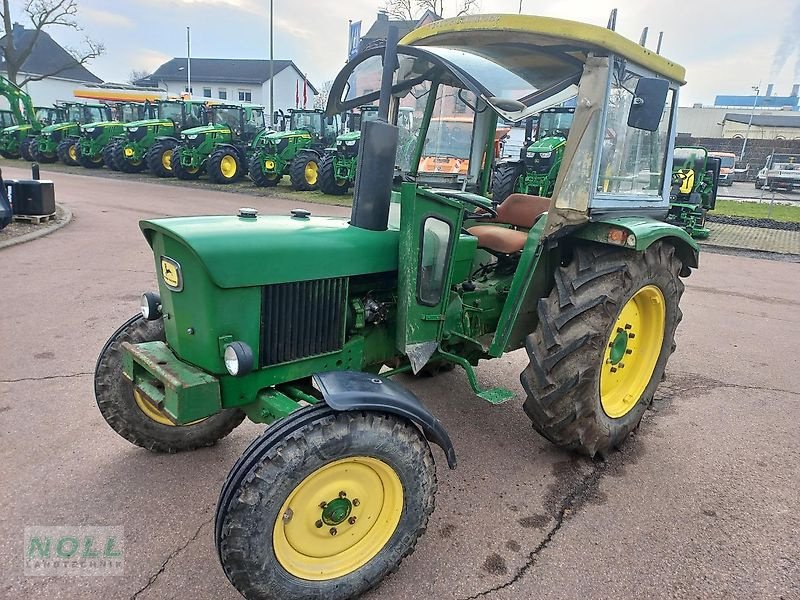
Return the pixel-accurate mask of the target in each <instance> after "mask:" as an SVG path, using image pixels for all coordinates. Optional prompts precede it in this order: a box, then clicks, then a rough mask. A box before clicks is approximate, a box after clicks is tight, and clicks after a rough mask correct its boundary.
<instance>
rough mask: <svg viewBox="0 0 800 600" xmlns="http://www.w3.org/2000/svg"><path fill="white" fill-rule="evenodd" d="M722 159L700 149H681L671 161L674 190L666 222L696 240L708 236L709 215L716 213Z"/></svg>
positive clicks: (671, 192)
mask: <svg viewBox="0 0 800 600" xmlns="http://www.w3.org/2000/svg"><path fill="white" fill-rule="evenodd" d="M721 166H722V159H721V158H720V157H718V156H710V155H709V153H708V150H706V149H705V148H700V147H678V148H675V153H674V156H673V162H672V189H671V191H670V207H669V215H668V217H667V220H668V221H669V222H670V223H674V224H675V225H677V226H678V227H682V228H683V229H685V230H686V232H687V233H688V234H689V235H691V236H692V237H693V238H699V239H705V238H707V237H708V236H709V233H710V232H709V230H708V229H707V228H706V213H708V211H709V210H714V207H715V205H716V203H717V191H718V189H719V174H720V169H721Z"/></svg>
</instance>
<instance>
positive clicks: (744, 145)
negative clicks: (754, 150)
mask: <svg viewBox="0 0 800 600" xmlns="http://www.w3.org/2000/svg"><path fill="white" fill-rule="evenodd" d="M753 91H754V92H755V98H753V107H752V108H751V109H750V119H749V120H748V121H747V131H745V133H744V142H742V155H741V156H740V157H739V160H741V161H742V162H744V151H745V150H747V138H748V137H749V136H750V128H751V127H752V126H753V115H754V114H755V112H756V105H757V104H758V93H759V92H760V91H761V84H760V83H759V84H758V85H754V86H753Z"/></svg>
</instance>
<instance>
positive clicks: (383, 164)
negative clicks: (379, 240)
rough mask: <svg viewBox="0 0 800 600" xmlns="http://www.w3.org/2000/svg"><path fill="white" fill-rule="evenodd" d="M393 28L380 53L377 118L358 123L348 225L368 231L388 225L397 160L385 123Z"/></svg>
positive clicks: (394, 136)
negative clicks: (380, 67) (356, 154)
mask: <svg viewBox="0 0 800 600" xmlns="http://www.w3.org/2000/svg"><path fill="white" fill-rule="evenodd" d="M397 42H398V33H397V27H395V26H391V27H389V32H388V35H387V36H386V50H385V51H384V53H383V76H382V78H381V95H380V100H379V104H378V118H377V120H374V121H363V122H362V123H361V143H360V147H359V149H358V169H357V171H356V181H355V190H354V192H353V209H352V212H351V213H350V224H351V225H353V226H354V227H360V228H362V229H370V230H372V231H385V230H386V229H387V228H388V226H389V205H390V203H391V199H392V180H393V179H394V166H395V160H396V157H397V140H398V129H397V127H395V126H394V125H392V124H391V123H389V104H390V101H391V98H392V84H393V83H394V72H395V70H396V69H397V67H398V65H397Z"/></svg>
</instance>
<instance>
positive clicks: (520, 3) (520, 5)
mask: <svg viewBox="0 0 800 600" xmlns="http://www.w3.org/2000/svg"><path fill="white" fill-rule="evenodd" d="M519 14H522V0H519Z"/></svg>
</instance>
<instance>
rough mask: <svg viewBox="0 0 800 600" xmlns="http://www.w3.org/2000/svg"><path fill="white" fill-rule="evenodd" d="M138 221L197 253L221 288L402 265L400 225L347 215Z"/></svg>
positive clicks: (148, 232)
mask: <svg viewBox="0 0 800 600" xmlns="http://www.w3.org/2000/svg"><path fill="white" fill-rule="evenodd" d="M139 227H141V229H142V232H143V233H144V235H145V237H146V238H147V241H148V243H149V244H150V246H151V247H158V248H164V251H165V252H167V253H169V252H173V250H171V249H174V252H173V253H174V254H178V255H183V256H184V257H193V258H196V259H197V260H198V261H199V262H200V263H201V264H202V265H203V267H204V268H205V270H206V272H207V273H208V276H209V278H210V279H211V280H212V281H213V282H214V284H216V285H217V286H219V287H222V288H238V287H252V286H260V285H269V284H275V283H287V282H292V281H308V280H314V279H328V278H332V277H346V276H351V275H362V274H366V273H383V272H387V271H396V270H397V256H398V236H399V233H398V232H397V231H395V230H388V231H370V230H368V229H361V228H358V227H352V226H351V225H350V224H349V223H348V219H347V218H344V217H339V218H337V217H310V218H297V217H288V216H263V217H261V216H260V217H256V218H241V217H233V216H218V217H175V218H168V219H156V220H152V221H141V222H140V223H139ZM159 236H163V237H164V238H168V239H164V240H161V241H159V240H157V238H158V237H159ZM176 242H177V247H176ZM187 249H188V252H187ZM158 258H159V257H156V259H157V260H158ZM171 258H176V257H171ZM184 260H186V258H184ZM186 283H187V286H188V285H189V282H188V281H187V282H186Z"/></svg>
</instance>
